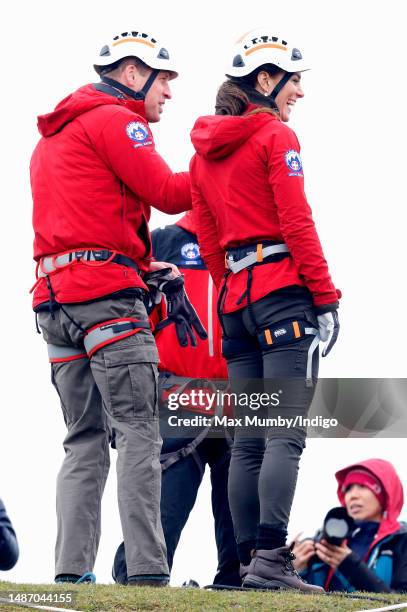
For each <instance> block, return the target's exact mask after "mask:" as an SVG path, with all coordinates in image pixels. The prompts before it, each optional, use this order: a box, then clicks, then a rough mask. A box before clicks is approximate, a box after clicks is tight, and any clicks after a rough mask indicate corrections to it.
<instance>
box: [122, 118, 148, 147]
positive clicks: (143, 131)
mask: <svg viewBox="0 0 407 612" xmlns="http://www.w3.org/2000/svg"><path fill="white" fill-rule="evenodd" d="M126 134H127V136H128V137H129V138H130V140H133V141H134V142H136V143H137V144H135V145H134V146H135V147H142V146H145V145H149V144H152V143H151V140H149V137H150V136H149V133H148V128H147V126H146V125H144V123H141V122H140V121H130V123H128V124H127V127H126Z"/></svg>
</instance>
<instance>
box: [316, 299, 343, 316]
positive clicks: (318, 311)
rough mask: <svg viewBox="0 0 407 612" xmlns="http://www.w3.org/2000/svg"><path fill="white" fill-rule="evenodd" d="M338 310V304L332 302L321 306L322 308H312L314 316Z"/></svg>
mask: <svg viewBox="0 0 407 612" xmlns="http://www.w3.org/2000/svg"><path fill="white" fill-rule="evenodd" d="M338 308H339V302H332V303H331V304H323V305H322V306H314V311H315V314H316V315H317V316H318V315H323V314H325V313H327V312H335V310H338Z"/></svg>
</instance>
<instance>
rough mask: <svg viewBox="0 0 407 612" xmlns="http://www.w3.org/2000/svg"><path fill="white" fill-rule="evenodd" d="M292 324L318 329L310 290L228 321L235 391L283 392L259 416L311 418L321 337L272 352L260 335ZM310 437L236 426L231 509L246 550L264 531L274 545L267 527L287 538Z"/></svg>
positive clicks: (291, 292) (227, 350)
mask: <svg viewBox="0 0 407 612" xmlns="http://www.w3.org/2000/svg"><path fill="white" fill-rule="evenodd" d="M288 320H301V321H305V322H306V323H307V324H309V326H310V327H314V328H317V327H318V325H317V319H316V316H315V313H314V310H313V306H312V300H311V296H310V294H309V292H308V290H306V289H304V288H301V287H289V288H287V289H282V290H279V291H276V292H273V293H270V294H269V295H267V296H266V297H264V298H262V299H261V300H259V301H258V302H255V303H254V304H252V306H251V312H250V311H249V309H248V307H245V308H244V309H241V310H239V311H236V312H233V313H230V314H226V315H222V317H221V321H222V327H223V330H224V339H223V352H224V356H225V357H226V359H227V363H228V372H229V378H230V381H231V385H232V389H233V390H235V391H236V392H238V393H241V392H242V391H243V390H245V391H247V390H248V389H249V390H250V389H251V388H255V389H256V390H257V389H258V385H259V380H260V379H261V380H262V382H261V384H262V385H263V387H262V388H263V390H264V391H276V388H275V386H276V382H275V381H276V380H278V387H281V389H279V390H281V391H282V393H281V395H280V403H279V406H278V410H277V411H276V410H270V408H266V409H262V410H259V411H258V412H257V414H258V416H259V418H260V417H267V416H273V415H275V414H276V412H278V414H280V415H283V416H295V415H299V416H303V417H305V416H306V414H307V412H308V410H309V406H310V404H311V401H312V397H313V394H314V388H315V382H316V378H317V375H318V359H319V357H318V350H316V351H315V352H314V355H313V362H312V374H313V379H314V386H313V387H309V386H307V385H306V382H305V378H306V367H307V360H308V349H309V347H310V345H311V343H312V341H313V339H314V336H303V337H302V338H299V339H296V340H293V341H291V342H288V343H285V344H284V343H282V344H277V345H275V346H271V347H270V348H267V349H265V348H264V347H262V345H261V344H260V342H259V340H258V333H259V332H260V331H261V330H264V329H266V328H268V327H270V326H274V325H275V324H278V323H280V322H282V321H288ZM235 412H236V413H237V416H239V415H240V416H242V415H244V414H247V413H248V409H247V408H239V407H237V408H236V411H235ZM249 412H250V410H249ZM305 435H306V434H305V430H304V429H303V428H302V427H292V428H288V427H271V428H267V427H256V428H253V429H252V430H250V431H248V430H247V428H246V427H242V428H236V429H235V441H234V445H233V449H232V459H231V464H230V470H229V504H230V509H231V513H232V519H233V524H234V529H235V536H236V541H237V543H238V546H239V550H240V548H241V547H240V545H242V544H245V543H246V544H248V545H249V547H253V548H255V547H256V540H257V541H258V539H259V533H260V538H261V539H262V546H263V547H266V548H273V547H274V546H273V545H272V544H271V543H270V546H267V542H266V543H265V542H264V529H263V532H262V533H261V526H266V527H267V528H270V527H271V528H272V530H278V531H280V532H281V533H286V530H287V525H288V521H289V516H290V510H291V506H292V501H293V497H294V493H295V486H296V482H297V474H298V466H299V460H300V457H301V454H302V451H303V449H304V447H305ZM259 525H260V530H259ZM241 558H242V557H241Z"/></svg>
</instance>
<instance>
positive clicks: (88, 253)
mask: <svg viewBox="0 0 407 612" xmlns="http://www.w3.org/2000/svg"><path fill="white" fill-rule="evenodd" d="M78 261H81V262H83V263H84V264H88V265H90V266H92V265H93V266H97V264H98V263H100V264H101V265H104V264H106V263H110V262H113V263H117V264H120V265H122V266H127V267H128V268H132V269H133V270H135V271H136V272H137V273H139V272H140V269H139V267H138V265H137V264H136V262H135V261H133V260H132V259H130V257H126V255H121V254H120V253H116V252H115V251H109V250H108V249H78V250H75V251H69V252H68V253H61V254H60V255H49V256H47V257H42V258H41V259H40V261H39V265H38V277H40V278H43V277H45V276H47V275H48V274H50V273H51V272H55V271H56V270H59V268H65V267H66V266H70V265H72V264H73V263H75V262H78Z"/></svg>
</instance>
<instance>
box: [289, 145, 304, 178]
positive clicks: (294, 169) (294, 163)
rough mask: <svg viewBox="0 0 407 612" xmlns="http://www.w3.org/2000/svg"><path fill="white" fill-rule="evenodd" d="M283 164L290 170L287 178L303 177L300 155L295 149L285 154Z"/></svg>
mask: <svg viewBox="0 0 407 612" xmlns="http://www.w3.org/2000/svg"><path fill="white" fill-rule="evenodd" d="M285 163H286V164H287V166H288V168H289V169H290V170H291V172H290V173H289V175H288V176H303V174H302V161H301V157H300V154H299V153H298V151H296V150H295V149H290V150H289V151H287V153H286V154H285Z"/></svg>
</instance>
